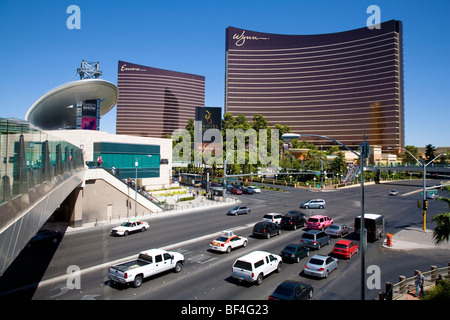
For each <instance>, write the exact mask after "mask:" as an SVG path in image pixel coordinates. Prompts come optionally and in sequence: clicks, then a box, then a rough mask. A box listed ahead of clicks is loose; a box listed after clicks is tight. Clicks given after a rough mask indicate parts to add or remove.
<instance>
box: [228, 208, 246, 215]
mask: <svg viewBox="0 0 450 320" xmlns="http://www.w3.org/2000/svg"><path fill="white" fill-rule="evenodd" d="M250 212H252V209H250V207H245V206H236V207H234V208H233V209H230V210H228V211H227V215H231V216H237V215H238V214H249V213H250Z"/></svg>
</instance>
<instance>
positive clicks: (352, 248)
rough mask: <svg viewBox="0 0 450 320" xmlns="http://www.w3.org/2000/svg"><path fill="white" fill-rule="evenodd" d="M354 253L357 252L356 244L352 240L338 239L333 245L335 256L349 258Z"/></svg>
mask: <svg viewBox="0 0 450 320" xmlns="http://www.w3.org/2000/svg"><path fill="white" fill-rule="evenodd" d="M355 253H358V245H357V244H356V243H354V242H353V241H349V240H339V241H338V242H336V244H335V245H334V247H333V254H334V255H335V256H342V257H344V258H348V259H350V258H351V257H352V256H353V255H354V254H355Z"/></svg>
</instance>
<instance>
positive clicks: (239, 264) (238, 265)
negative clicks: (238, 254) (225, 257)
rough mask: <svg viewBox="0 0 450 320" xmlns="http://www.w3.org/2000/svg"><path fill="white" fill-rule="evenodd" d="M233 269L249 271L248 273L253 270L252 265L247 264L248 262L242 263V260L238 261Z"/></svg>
mask: <svg viewBox="0 0 450 320" xmlns="http://www.w3.org/2000/svg"><path fill="white" fill-rule="evenodd" d="M233 267H235V268H240V269H244V270H248V271H251V270H252V264H251V263H250V262H246V261H242V260H237V261H236V262H235V263H234V266H233Z"/></svg>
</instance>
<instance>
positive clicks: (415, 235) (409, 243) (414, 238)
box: [382, 227, 450, 250]
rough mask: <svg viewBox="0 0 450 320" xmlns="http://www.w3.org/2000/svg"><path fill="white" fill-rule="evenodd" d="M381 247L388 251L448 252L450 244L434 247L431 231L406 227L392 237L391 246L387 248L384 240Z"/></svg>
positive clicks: (445, 243)
mask: <svg viewBox="0 0 450 320" xmlns="http://www.w3.org/2000/svg"><path fill="white" fill-rule="evenodd" d="M382 246H383V247H384V248H386V249H390V250H415V249H445V250H450V242H444V243H443V244H441V245H435V244H434V241H433V230H430V229H427V230H422V229H421V228H417V227H406V228H404V229H402V230H401V231H399V232H397V233H395V234H394V235H393V236H392V246H390V247H389V246H387V244H386V240H385V241H384V242H383V244H382Z"/></svg>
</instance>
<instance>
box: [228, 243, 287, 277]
mask: <svg viewBox="0 0 450 320" xmlns="http://www.w3.org/2000/svg"><path fill="white" fill-rule="evenodd" d="M282 264H283V261H282V260H281V257H280V256H278V255H276V254H272V253H269V252H264V251H253V252H251V253H249V254H246V255H244V256H242V257H240V258H238V259H237V260H236V261H235V262H234V263H233V267H232V273H231V276H232V277H233V278H235V279H238V280H239V281H248V282H254V283H255V284H257V285H259V284H261V282H262V280H263V278H264V277H265V276H267V275H268V274H270V273H272V272H274V271H276V272H280V271H281V265H282Z"/></svg>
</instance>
